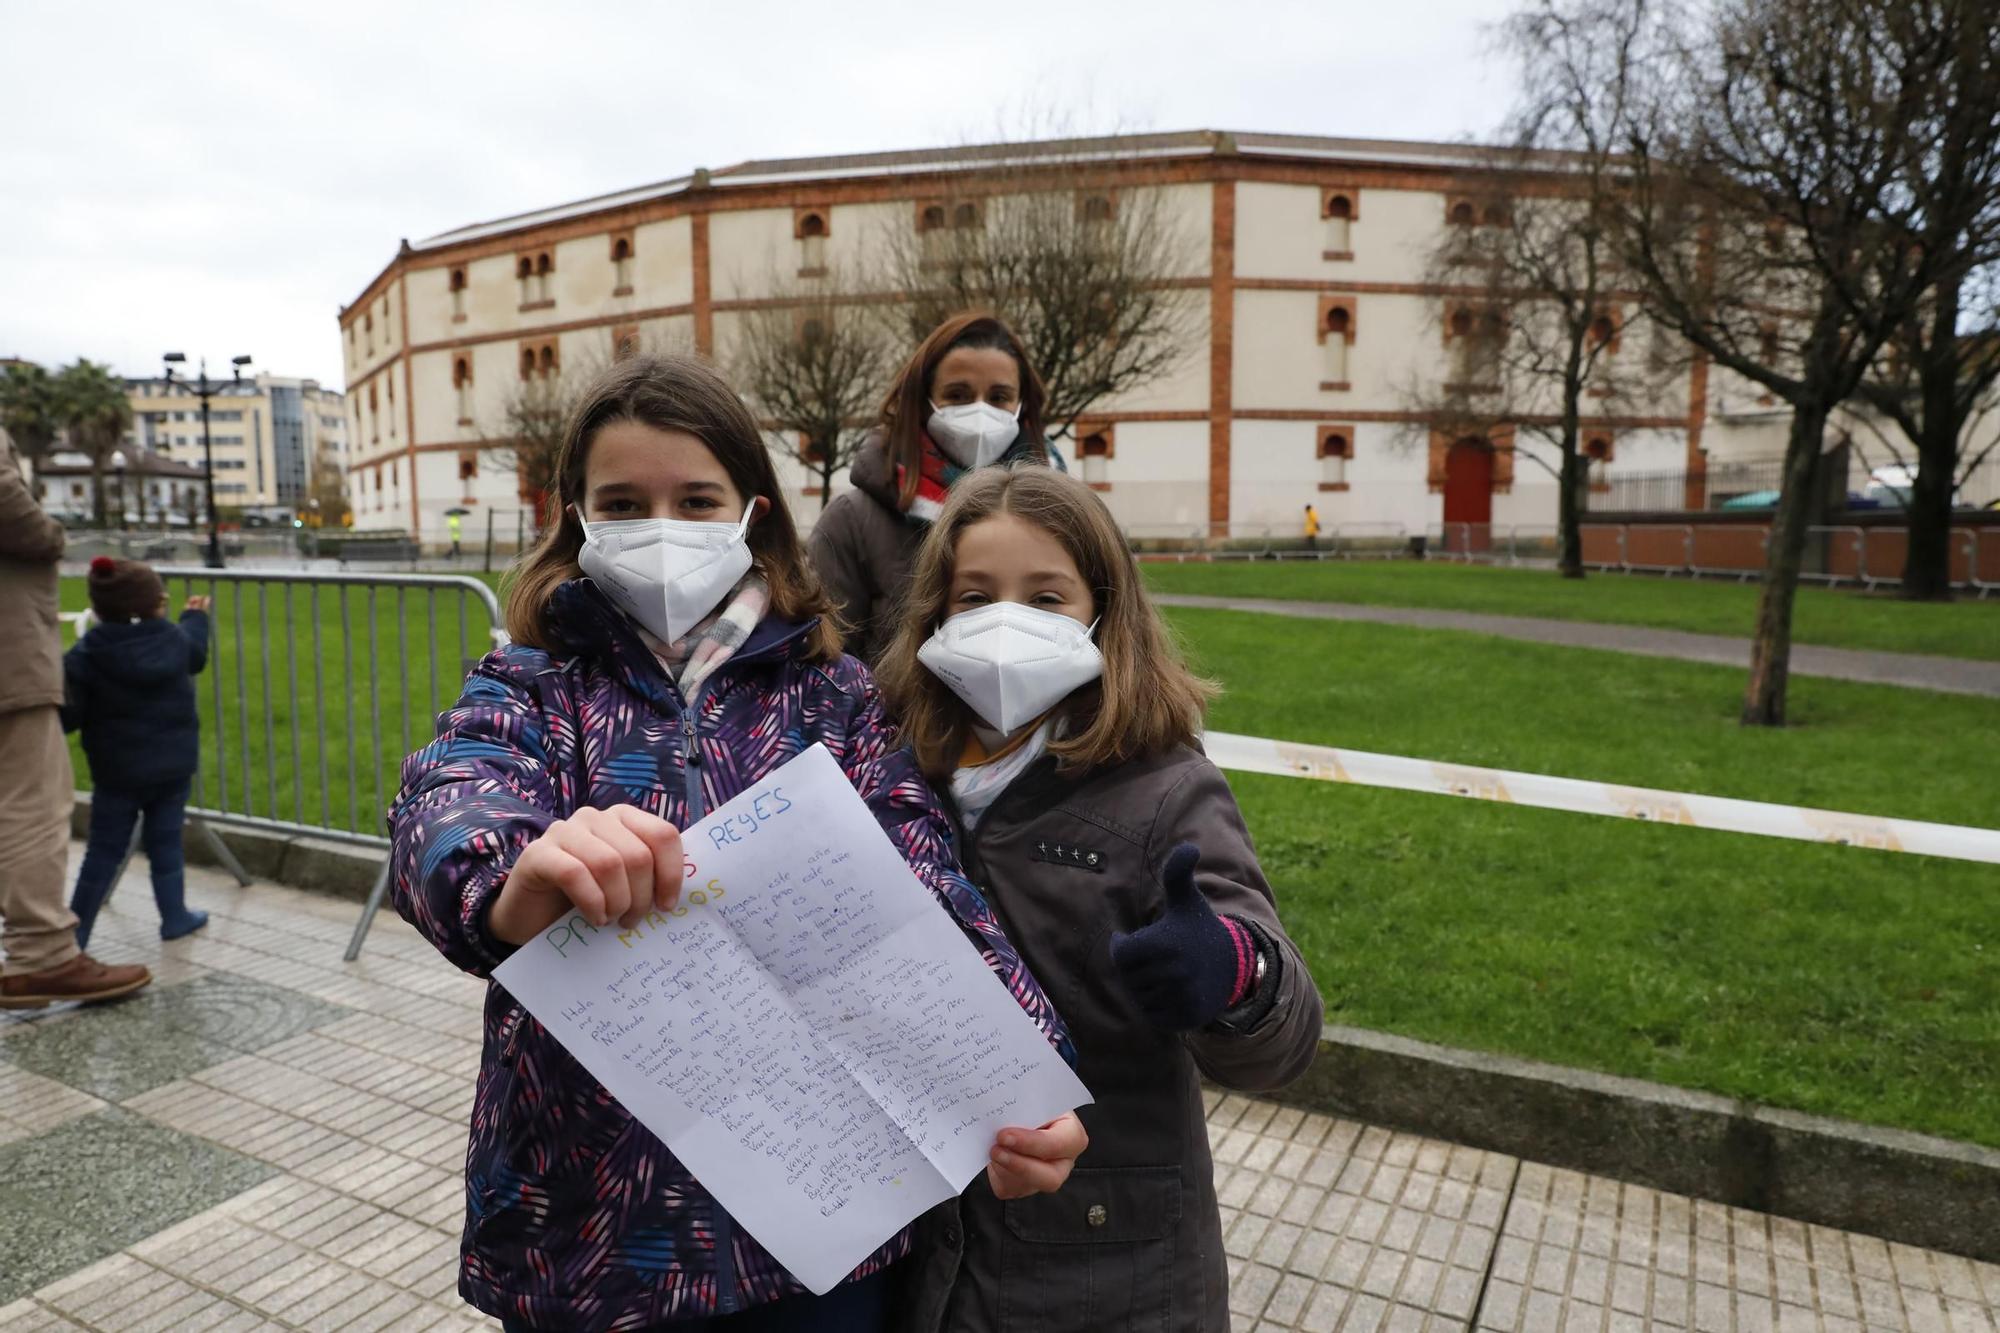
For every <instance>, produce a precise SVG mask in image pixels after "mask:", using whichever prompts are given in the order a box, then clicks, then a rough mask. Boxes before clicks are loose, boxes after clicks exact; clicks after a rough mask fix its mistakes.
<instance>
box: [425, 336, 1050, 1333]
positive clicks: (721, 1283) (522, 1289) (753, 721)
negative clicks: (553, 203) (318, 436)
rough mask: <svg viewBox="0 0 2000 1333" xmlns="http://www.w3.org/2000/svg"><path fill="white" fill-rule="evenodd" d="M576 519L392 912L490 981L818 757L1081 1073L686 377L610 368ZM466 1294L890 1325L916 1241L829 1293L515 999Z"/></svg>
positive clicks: (1026, 1172) (548, 556)
mask: <svg viewBox="0 0 2000 1333" xmlns="http://www.w3.org/2000/svg"><path fill="white" fill-rule="evenodd" d="M557 473H558V481H557V485H558V488H559V496H560V500H561V504H562V512H561V516H560V519H559V521H558V522H557V523H556V524H555V525H554V526H553V527H551V528H550V529H549V530H548V532H547V533H546V534H545V535H544V537H543V538H542V541H541V542H540V544H539V545H538V546H537V547H536V548H535V549H534V550H533V551H532V552H530V553H529V555H528V556H527V558H526V559H525V560H524V561H523V562H522V565H521V567H520V569H519V571H518V574H517V576H516V578H515V580H514V582H513V584H512V587H511V588H510V590H509V592H508V596H507V630H508V633H509V634H510V636H511V637H512V638H513V640H514V642H513V645H512V646H510V647H506V648H502V649H499V650H498V651H496V652H494V653H492V654H490V655H489V656H488V657H487V658H486V659H485V660H484V661H483V662H481V663H480V664H479V666H478V667H477V668H476V669H475V670H474V671H473V673H472V675H471V677H470V678H469V679H468V680H467V682H466V686H465V692H464V695H463V697H461V698H460V700H459V701H458V703H457V704H456V705H455V706H454V707H453V708H451V709H450V710H449V711H448V712H446V713H445V714H444V715H443V716H442V717H441V718H440V719H439V723H438V736H437V739H436V740H435V741H434V742H432V743H431V744H430V745H428V746H426V747H424V748H423V749H422V750H419V751H418V752H417V753H415V754H413V755H411V756H410V758H409V760H408V761H407V762H406V763H405V764H404V768H403V789H402V791H401V792H400V793H399V794H398V796H397V798H396V802H395V804H394V806H393V807H392V808H391V810H390V813H389V823H390V827H391V831H392V833H393V835H394V839H395V851H394V858H395V860H394V865H395V898H396V905H397V908H398V910H399V911H401V912H402V914H403V915H404V916H405V917H406V918H407V919H408V920H409V921H410V922H411V924H413V925H415V926H416V927H417V929H419V930H420V931H422V932H423V933H424V934H425V936H426V937H428V938H429V939H430V940H431V941H432V942H433V943H434V944H436V945H437V947H438V949H439V950H440V951H441V952H443V953H444V955H445V956H446V957H447V958H449V959H450V960H451V961H452V962H453V963H455V964H457V965H458V966H459V967H461V968H463V969H465V970H466V971H468V972H471V973H473V974H475V975H477V976H487V975H489V974H490V972H491V970H492V969H493V967H494V966H496V965H497V964H498V963H499V962H500V961H501V960H502V959H503V958H505V957H506V956H507V955H508V954H509V953H510V952H511V951H512V950H513V949H514V948H515V947H516V946H518V945H520V944H522V943H525V942H526V941H527V940H529V939H531V938H533V936H534V935H535V934H536V933H537V932H538V931H540V930H542V929H543V928H545V927H547V926H549V925H552V924H553V923H554V922H555V921H556V919H557V918H558V917H559V916H560V915H561V914H563V913H565V912H569V911H571V910H577V911H581V912H582V913H584V915H585V916H586V917H588V918H589V919H590V920H591V921H592V922H593V923H595V924H598V925H604V924H606V923H608V922H610V921H613V920H616V921H618V922H620V923H621V924H623V925H625V926H630V925H632V924H633V923H635V922H636V921H637V920H639V918H641V917H643V916H644V915H645V914H646V913H647V912H648V911H651V910H653V909H655V908H659V909H667V908H671V907H672V906H673V905H674V903H675V901H676V899H677V897H678V895H679V886H680V883H681V870H682V860H681V846H680V834H679V832H678V830H679V829H680V828H682V827H685V826H686V825H688V824H690V823H692V822H694V821H695V820H698V819H700V818H701V817H702V815H703V814H704V813H705V812H706V811H707V810H709V809H712V808H713V807H714V806H716V805H718V804H720V803H722V802H724V801H727V800H729V799H730V798H732V797H734V796H735V795H737V794H738V793H739V792H741V791H743V790H744V789H745V788H747V787H749V786H750V785H752V784H753V783H755V782H757V781H759V780H760V779H761V778H762V777H763V776H764V775H765V774H766V773H768V772H770V771H771V770H772V769H774V768H776V767H777V766H778V765H780V764H782V763H784V762H785V761H786V760H788V759H790V758H791V757H793V756H794V755H796V754H798V753H800V752H801V751H803V750H805V749H806V748H807V747H809V746H811V745H813V744H814V743H821V744H824V745H825V746H826V748H827V749H828V751H829V752H831V753H832V755H833V756H834V758H835V759H836V760H837V761H839V763H840V764H841V766H842V768H843V769H844V770H845V771H846V773H847V775H848V777H849V779H850V780H851V781H852V782H853V783H854V786H855V788H856V789H857V790H858V791H859V792H860V794H861V796H862V798H863V799H864V800H866V801H867V802H868V804H869V806H870V808H871V809H872V810H873V811H874V812H875V814H876V816H877V818H878V819H880V821H881V823H882V827H883V829H884V830H885V831H886V832H887V833H888V834H889V836H890V838H891V839H892V840H893V841H894V842H895V843H896V845H897V847H898V848H899V850H901V852H902V853H903V855H904V857H905V858H906V859H907V860H908V861H909V863H910V866H911V868H912V869H913V870H915V872H916V874H917V876H918V878H919V879H921V880H922V881H923V882H924V883H925V884H927V885H928V886H929V887H930V888H931V890H932V892H934V893H935V894H936V895H937V897H938V899H939V901H940V902H941V903H942V904H943V906H944V908H945V909H946V910H948V911H950V912H951V913H952V915H953V916H954V917H955V918H956V920H957V921H958V923H959V925H960V927H961V928H962V929H963V930H964V931H965V932H966V934H967V935H968V936H969V937H970V938H971V939H972V941H973V942H974V944H975V945H977V946H978V947H979V948H980V949H981V951H982V952H983V954H984V955H985V957H986V958H987V960H988V962H989V964H990V966H991V967H992V968H993V970H994V972H995V974H996V975H998V976H999V978H1000V980H1001V981H1002V982H1003V983H1004V984H1006V986H1007V987H1008V989H1009V991H1010V992H1011V993H1012V994H1014V995H1015V996H1016V997H1017V998H1018V999H1019V1000H1020V1002H1021V1005H1022V1007H1023V1008H1024V1009H1026V1010H1027V1011H1028V1013H1029V1014H1030V1015H1031V1016H1032V1017H1033V1018H1034V1019H1035V1020H1036V1022H1037V1023H1038V1024H1039V1025H1040V1026H1041V1027H1042V1028H1043V1030H1044V1031H1045V1032H1047V1033H1048V1035H1049V1039H1050V1041H1051V1042H1053V1043H1055V1044H1056V1045H1057V1046H1058V1048H1059V1049H1061V1050H1063V1051H1064V1053H1065V1054H1066V1055H1067V1054H1069V1047H1068V1037H1067V1034H1066V1033H1065V1032H1064V1030H1063V1029H1062V1025H1061V1020H1060V1019H1059V1018H1057V1017H1056V1015H1055V1013H1054V1011H1053V1010H1052V1009H1051V1008H1050V1006H1049V1004H1048V1001H1047V1000H1046V999H1045V998H1044V997H1043V995H1042V992H1041V989H1040V988H1039V986H1038V985H1037V984H1036V982H1035V980H1034V978H1033V977H1031V976H1030V975H1028V973H1027V971H1026V970H1025V969H1024V968H1023V967H1022V966H1021V963H1020V960H1019V958H1018V956H1017V955H1016V953H1015V951H1014V948H1013V946H1012V945H1011V944H1009V943H1008V941H1007V939H1006V938H1005V936H1004V935H1003V934H1002V933H1001V931H1000V929H999V926H998V925H997V923H996V922H995V920H994V918H993V915H992V913H991V912H990V911H989V910H988V908H987V906H986V904H985V902H984V901H983V900H982V899H981V898H980V896H979V894H978V893H977V892H976V891H975V890H974V889H973V888H972V886H971V885H970V884H969V883H968V882H967V881H966V880H965V878H964V877H963V875H961V874H960V872H959V869H958V866H957V864H956V862H955V861H954V858H953V853H952V849H951V842H950V833H949V827H950V825H949V823H948V821H947V819H946V817H945V816H944V814H943V813H942V811H941V810H940V809H939V807H938V805H937V804H936V802H935V799H934V798H933V797H932V795H931V792H930V789H929V787H928V786H927V785H926V783H925V782H924V779H923V776H922V774H920V773H919V772H918V771H917V767H916V764H915V761H914V759H913V758H912V757H911V755H910V754H909V752H908V751H906V750H903V749H899V748H897V747H896V745H895V742H894V740H893V731H892V728H891V727H890V725H889V724H888V722H887V721H886V720H885V718H884V717H883V713H882V708H881V704H880V702H879V701H878V698H877V694H876V689H875V685H874V682H873V681H872V680H871V679H870V678H869V675H868V673H867V671H866V670H865V669H864V668H863V667H861V666H860V665H859V664H858V663H856V662H855V661H854V660H853V659H851V658H848V657H844V656H842V655H841V653H840V641H839V637H838V633H837V631H836V630H835V628H834V626H833V624H832V622H831V620H830V618H829V617H828V616H827V614H826V606H825V603H824V599H823V595H822V594H821V592H820V590H819V587H818V585H817V583H815V581H814V580H813V578H812V575H811V574H810V572H809V570H808V567H807V565H806V562H805V559H804V556H803V553H802V551H801V549H800V544H799V540H798V535H797V532H796V530H795V529H794V528H793V526H792V519H791V515H790V513H789V512H788V511H787V509H786V507H785V502H784V499H783V495H782V493H781V491H780V490H779V486H778V481H777V477H776V474H775V472H774V471H773V469H772V466H771V460H770V454H769V453H768V451H767V449H766V447H765V444H764V441H763V438H762V436H761V434H760V432H759V431H758V428H757V424H756V421H755V420H754V419H753V418H752V417H751V415H750V413H749V412H748V410H747V409H746V408H745V407H744V405H743V403H742V400H741V399H739V398H738V397H737V395H736V394H735V393H734V392H733V391H732V390H731V389H730V388H729V386H728V385H726V384H724V383H723V382H722V380H721V379H719V378H718V377H717V376H716V375H715V374H714V373H713V372H712V371H710V370H708V369H707V368H706V367H705V366H702V365H701V364H699V363H697V362H694V361H690V360H684V359H653V358H637V359H631V360H626V361H623V362H620V363H618V364H617V365H616V366H614V367H612V368H611V369H610V370H608V371H606V372H605V373H604V374H603V375H602V376H600V377H599V379H598V380H597V382H596V383H595V384H594V385H593V386H592V387H591V389H590V390H589V391H588V392H587V393H586V394H585V395H584V397H583V400H582V402H581V403H580V405H579V407H578V409H577V412H576V415H575V417H574V419H573V420H572V421H571V423H570V425H569V429H568V433H567V435H566V437H565V439H564V442H563V446H562V450H561V453H560V456H559V458H558V460H557ZM1084 1142H1085V1138H1084V1134H1083V1131H1082V1127H1081V1125H1080V1123H1079V1122H1078V1120H1077V1118H1076V1116H1075V1115H1073V1114H1072V1115H1067V1116H1064V1117H1062V1118H1061V1119H1060V1120H1057V1121H1055V1122H1052V1123H1051V1124H1050V1125H1047V1126H1043V1127H1042V1128H1040V1129H1033V1130H1031V1129H1020V1130H1011V1129H1010V1130H1006V1131H1003V1132H1002V1134H1001V1136H1000V1142H999V1143H997V1144H996V1145H995V1146H994V1149H993V1153H992V1164H991V1165H990V1166H989V1167H988V1171H987V1174H988V1181H989V1183H990V1184H991V1186H992V1188H993V1190H994V1192H995V1193H997V1194H1001V1195H1003V1196H1008V1197H1024V1196H1026V1195H1029V1194H1033V1193H1039V1192H1046V1191H1050V1190H1054V1189H1055V1188H1057V1187H1058V1186H1059V1185H1060V1184H1061V1183H1062V1181H1063V1180H1064V1178H1066V1177H1067V1175H1068V1173H1069V1170H1070V1167H1071V1165H1072V1164H1073V1163H1074V1161H1075V1159H1076V1156H1077V1154H1078V1153H1079V1152H1081V1151H1082V1149H1083V1146H1084ZM465 1174H466V1226H465V1240H464V1247H463V1256H464V1257H463V1260H462V1265H461V1268H460V1276H459V1290H460V1292H461V1294H462V1295H464V1297H465V1299H466V1300H468V1301H470V1302H471V1303H472V1304H473V1305H475V1306H477V1307H479V1308H480V1309H481V1310H484V1311H486V1312H487V1313H489V1314H493V1315H497V1316H499V1317H501V1319H502V1320H503V1322H504V1323H505V1324H506V1326H507V1327H508V1328H510V1329H512V1328H523V1329H528V1328H542V1329H565V1330H598V1329H619V1330H639V1329H645V1328H649V1327H653V1326H656V1325H659V1326H666V1327H670V1328H673V1329H676V1330H687V1329H713V1330H716V1331H717V1333H725V1331H728V1333H750V1331H751V1330H756V1331H757V1333H767V1331H773V1330H805V1329H812V1330H849V1329H852V1330H857V1331H858V1330H875V1329H879V1328H881V1327H882V1326H883V1324H884V1322H885V1320H886V1317H887V1315H886V1309H887V1300H888V1285H889V1283H890V1281H891V1278H892V1273H893V1266H894V1265H895V1264H896V1263H897V1261H898V1260H900V1259H903V1258H904V1257H906V1256H907V1255H908V1253H909V1251H910V1238H909V1233H908V1232H907V1231H905V1232H903V1233H900V1234H898V1235H897V1236H895V1237H894V1238H893V1239H891V1240H890V1241H889V1242H888V1243H887V1244H886V1245H884V1246H883V1247H882V1248H881V1249H880V1250H879V1251H877V1252H876V1253H875V1254H874V1255H872V1256H871V1257H870V1258H869V1259H868V1260H867V1261H866V1262H865V1263H863V1264H862V1265H861V1266H860V1267H859V1268H857V1269H856V1270H855V1273H854V1275H853V1276H852V1277H851V1278H849V1279H848V1281H847V1282H846V1283H844V1284H843V1285H841V1286H839V1287H836V1288H835V1289H834V1290H833V1291H832V1292H830V1293H829V1294H828V1295H826V1296H824V1297H814V1296H812V1295H811V1294H810V1293H807V1292H806V1291H805V1290H804V1288H803V1287H801V1286H800V1285H799V1284H798V1283H797V1282H796V1281H794V1280H793V1278H792V1277H791V1275H790V1274H789V1273H787V1272H786V1271H785V1270H784V1268H783V1267H782V1266H780V1265H779V1264H778V1263H777V1261H776V1260H774V1259H773V1258H772V1257H771V1256H770V1255H769V1254H768V1253H767V1252H766V1251H765V1250H764V1248H763V1247H762V1246H760V1245H759V1244H758V1243H757V1242H756V1240H755V1239H754V1238H752V1237H750V1236H748V1235H746V1234H744V1233H743V1232H742V1231H741V1230H740V1229H739V1228H738V1227H737V1226H736V1225H735V1224H734V1223H733V1222H732V1220H731V1218H730V1217H729V1215H728V1213H727V1212H726V1211H725V1210H724V1209H723V1208H721V1207H720V1205H718V1204H717V1203H716V1201H715V1200H714V1199H713V1198H711V1197H710V1196H709V1195H708V1193H707V1192H706V1191H704V1190H703V1189H702V1187H701V1185H700V1184H699V1183H698V1182H697V1181H696V1180H695V1179H694V1178H693V1177H692V1176H691V1175H690V1174H689V1172H688V1170H687V1168H686V1167H685V1166H684V1165H682V1164H681V1162H679V1161H678V1160H677V1159H676V1158H675V1157H674V1156H673V1154H672V1153H670V1152H668V1151H667V1149H666V1148H665V1146H664V1145H662V1144H661V1143H660V1141H659V1140H658V1139H656V1138H654V1137H653V1135H652V1134H651V1133H649V1132H648V1131H647V1130H646V1129H645V1128H644V1127H643V1126H641V1125H640V1124H639V1123H638V1122H637V1121H635V1120H634V1119H633V1118H632V1117H631V1116H630V1115H629V1114H627V1113H626V1111H625V1109H624V1108H623V1107H622V1106H620V1105H619V1104H618V1103H617V1102H616V1101H615V1100H613V1099H612V1097H611V1095H610V1094H609V1093H608V1092H606V1091H605V1089H604V1088H603V1086H602V1085H600V1084H599V1083H598V1082H597V1081H596V1080H595V1079H593V1078H592V1077H591V1076H590V1075H589V1074H588V1073H587V1072H585V1071H584V1069H583V1068H582V1066H580V1065H579V1064H578V1063H577V1062H576V1061H575V1060H574V1059H573V1058H571V1056H570V1055H569V1054H568V1052H567V1051H565V1050H564V1049H563V1048H562V1046H561V1045H559V1044H558V1043H557V1042H556V1041H555V1040H554V1039H553V1038H551V1037H550V1036H549V1035H548V1033H547V1032H546V1031H544V1030H543V1029H542V1028H541V1027H540V1026H539V1025H538V1024H537V1023H536V1022H535V1021H534V1020H533V1019H532V1018H530V1017H529V1016H528V1015H527V1013H526V1011H525V1010H523V1009H522V1008H521V1006H519V1005H518V1004H516V1003H515V1002H514V1000H513V998H512V997H511V996H509V995H508V994H507V992H506V991H505V990H504V989H503V988H501V987H500V986H498V985H489V986H488V989H487V998H486V1037H485V1051H484V1056H483V1058H482V1060H481V1064H480V1072H479V1083H478V1088H477V1092H476V1094H475V1097H474V1101H473V1109H472V1133H471V1140H470V1143H469V1144H468V1146H467V1150H466V1168H465Z"/></svg>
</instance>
